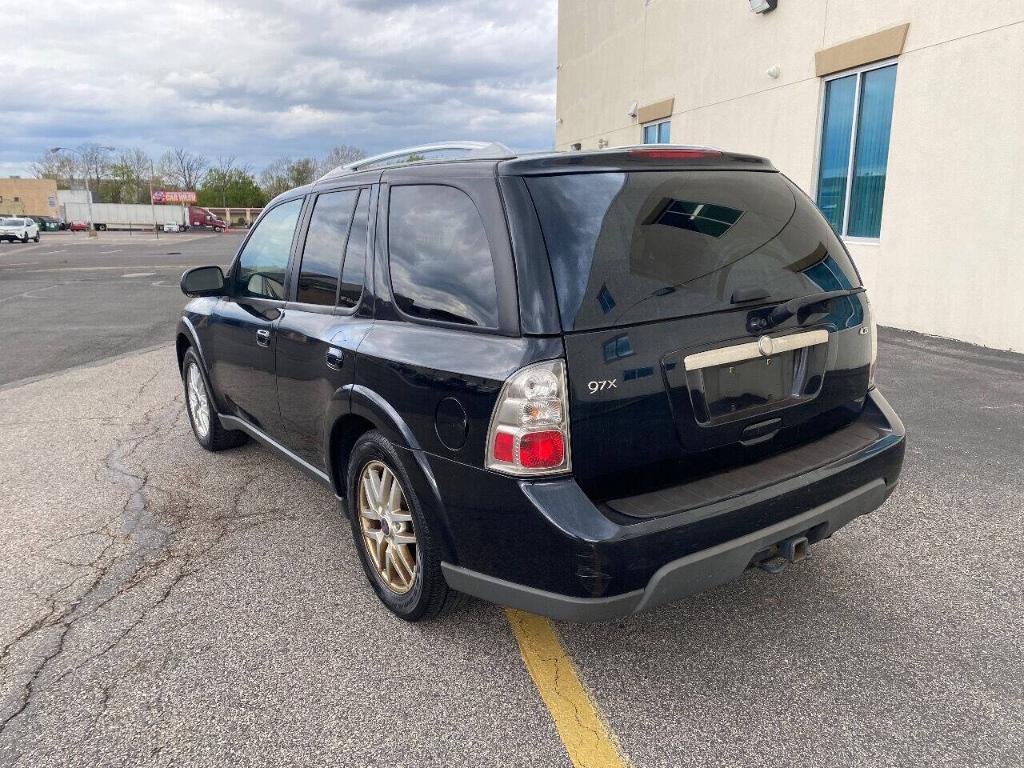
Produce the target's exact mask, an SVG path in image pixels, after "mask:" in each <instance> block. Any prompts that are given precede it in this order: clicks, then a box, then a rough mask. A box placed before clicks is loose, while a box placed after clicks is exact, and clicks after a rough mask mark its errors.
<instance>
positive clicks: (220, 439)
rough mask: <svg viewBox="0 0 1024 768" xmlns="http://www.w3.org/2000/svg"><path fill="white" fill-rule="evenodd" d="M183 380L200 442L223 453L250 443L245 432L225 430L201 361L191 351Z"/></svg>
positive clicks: (183, 365) (187, 406)
mask: <svg viewBox="0 0 1024 768" xmlns="http://www.w3.org/2000/svg"><path fill="white" fill-rule="evenodd" d="M181 378H182V382H183V383H184V385H185V410H186V411H188V420H189V423H190V424H191V425H192V434H194V435H195V436H196V442H198V443H199V444H200V445H201V446H203V448H205V449H206V450H208V451H223V450H225V449H227V448H235V447H237V446H239V445H242V444H244V443H246V442H247V441H248V439H249V436H248V435H246V434H245V433H244V432H240V431H238V430H234V429H224V427H223V426H221V423H220V419H219V418H218V417H217V412H216V410H215V409H214V407H213V398H212V397H211V396H210V390H209V389H207V387H206V379H205V378H204V377H203V369H202V368H201V367H200V363H199V358H198V357H197V356H196V353H195V352H193V351H192V350H191V349H189V350H188V351H187V352H185V357H184V358H182V361H181Z"/></svg>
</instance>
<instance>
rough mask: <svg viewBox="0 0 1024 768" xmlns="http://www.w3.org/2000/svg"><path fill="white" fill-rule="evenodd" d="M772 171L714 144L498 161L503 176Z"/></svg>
mask: <svg viewBox="0 0 1024 768" xmlns="http://www.w3.org/2000/svg"><path fill="white" fill-rule="evenodd" d="M677 170H708V171H771V172H775V171H778V169H777V168H776V167H775V166H774V165H772V163H771V161H770V160H767V159H766V158H763V157H758V156H757V155H743V154H740V153H737V152H724V151H722V150H720V149H714V148H712V147H687V146H679V145H673V144H643V145H637V146H631V147H615V148H614V149H601V150H595V151H589V152H553V153H547V154H543V155H532V156H531V155H526V156H523V157H518V158H515V159H513V160H505V161H502V162H501V163H499V164H498V175H500V176H531V175H540V174H545V175H546V174H553V173H600V172H622V171H677Z"/></svg>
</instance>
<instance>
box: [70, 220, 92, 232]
mask: <svg viewBox="0 0 1024 768" xmlns="http://www.w3.org/2000/svg"><path fill="white" fill-rule="evenodd" d="M68 229H69V230H70V231H71V232H88V231H89V222H87V221H72V222H70V223H68Z"/></svg>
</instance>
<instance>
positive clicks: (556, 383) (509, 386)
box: [487, 360, 572, 475]
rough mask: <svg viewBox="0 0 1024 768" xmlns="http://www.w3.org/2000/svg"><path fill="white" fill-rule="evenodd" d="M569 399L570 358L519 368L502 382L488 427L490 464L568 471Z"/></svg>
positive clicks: (525, 470)
mask: <svg viewBox="0 0 1024 768" xmlns="http://www.w3.org/2000/svg"><path fill="white" fill-rule="evenodd" d="M568 418H569V400H568V397H567V396H566V385H565V361H564V360H547V361H545V362H543V363H536V364H534V365H528V366H527V367H525V368H523V369H521V370H518V371H516V372H515V373H514V374H512V376H510V377H509V379H508V381H506V382H505V385H504V386H503V387H502V388H501V394H500V395H499V396H498V402H497V404H496V405H495V406H494V415H493V416H492V417H491V428H490V430H489V431H488V433H487V466H488V467H489V468H490V469H495V470H498V471H499V472H505V473H506V474H510V475H548V474H553V473H556V472H566V471H568V470H569V469H570V468H571V466H572V463H571V461H570V458H569V421H568Z"/></svg>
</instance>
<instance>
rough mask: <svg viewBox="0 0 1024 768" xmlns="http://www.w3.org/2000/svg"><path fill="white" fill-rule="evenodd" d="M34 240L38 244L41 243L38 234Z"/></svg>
mask: <svg viewBox="0 0 1024 768" xmlns="http://www.w3.org/2000/svg"><path fill="white" fill-rule="evenodd" d="M32 239H33V240H35V241H36V242H37V243H38V242H39V235H38V234H36V236H35V237H33V238H32Z"/></svg>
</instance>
